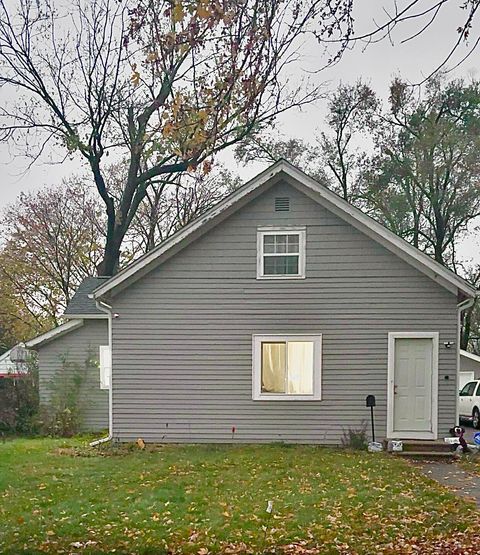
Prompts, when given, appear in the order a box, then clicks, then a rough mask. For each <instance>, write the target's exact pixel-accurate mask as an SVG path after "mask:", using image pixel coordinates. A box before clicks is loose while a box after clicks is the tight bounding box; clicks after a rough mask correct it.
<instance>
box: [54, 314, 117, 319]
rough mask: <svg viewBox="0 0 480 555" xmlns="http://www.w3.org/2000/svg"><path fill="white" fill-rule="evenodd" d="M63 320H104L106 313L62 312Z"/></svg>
mask: <svg viewBox="0 0 480 555" xmlns="http://www.w3.org/2000/svg"><path fill="white" fill-rule="evenodd" d="M62 318H65V320H106V319H107V318H108V315H107V314H103V313H102V314H63V315H62Z"/></svg>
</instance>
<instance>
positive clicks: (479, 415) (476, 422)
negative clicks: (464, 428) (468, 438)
mask: <svg viewBox="0 0 480 555" xmlns="http://www.w3.org/2000/svg"><path fill="white" fill-rule="evenodd" d="M472 424H473V427H474V428H476V429H477V430H478V429H480V412H479V410H478V409H477V408H474V409H473V418H472Z"/></svg>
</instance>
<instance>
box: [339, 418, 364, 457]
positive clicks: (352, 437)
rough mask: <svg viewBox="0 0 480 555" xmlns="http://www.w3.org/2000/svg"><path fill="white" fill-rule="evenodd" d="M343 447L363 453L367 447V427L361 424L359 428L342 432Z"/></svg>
mask: <svg viewBox="0 0 480 555" xmlns="http://www.w3.org/2000/svg"><path fill="white" fill-rule="evenodd" d="M342 445H343V447H348V448H350V449H358V450H362V451H364V450H365V449H366V448H367V447H368V437H367V425H366V423H365V422H362V424H361V426H360V427H359V428H356V429H355V428H348V430H344V431H343V438H342Z"/></svg>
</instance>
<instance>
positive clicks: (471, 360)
mask: <svg viewBox="0 0 480 555" xmlns="http://www.w3.org/2000/svg"><path fill="white" fill-rule="evenodd" d="M479 379H480V356H478V355H474V354H473V353H469V352H467V351H464V350H463V349H460V374H459V382H458V389H462V387H463V386H464V385H465V384H467V383H468V382H471V381H472V380H479Z"/></svg>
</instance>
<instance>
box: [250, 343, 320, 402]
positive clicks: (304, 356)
mask: <svg viewBox="0 0 480 555" xmlns="http://www.w3.org/2000/svg"><path fill="white" fill-rule="evenodd" d="M321 348H322V339H321V336H319V335H254V336H253V385H252V387H253V399H254V400H305V401H307V400H310V401H314V400H319V399H320V398H321V396H320V395H321V375H320V373H321V357H322V354H321Z"/></svg>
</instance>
